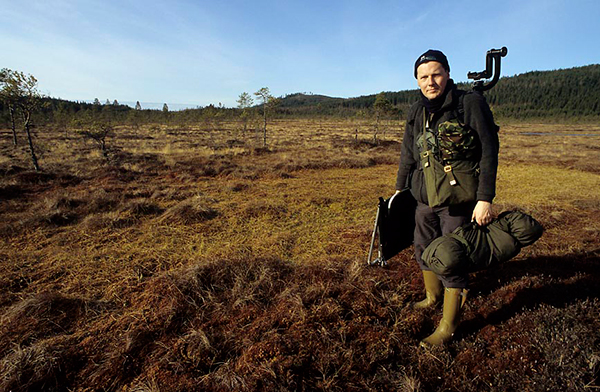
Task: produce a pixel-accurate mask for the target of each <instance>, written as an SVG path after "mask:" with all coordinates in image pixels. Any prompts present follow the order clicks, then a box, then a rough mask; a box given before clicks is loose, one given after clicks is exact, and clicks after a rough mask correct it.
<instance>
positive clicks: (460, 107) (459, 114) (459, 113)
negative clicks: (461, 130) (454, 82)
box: [455, 92, 468, 127]
mask: <svg viewBox="0 0 600 392" xmlns="http://www.w3.org/2000/svg"><path fill="white" fill-rule="evenodd" d="M467 94H468V93H466V92H463V93H462V94H460V95H459V96H458V104H457V105H456V109H455V111H456V113H455V114H456V119H457V120H458V124H459V125H460V126H461V127H464V126H465V105H464V102H463V101H464V99H465V95H467Z"/></svg>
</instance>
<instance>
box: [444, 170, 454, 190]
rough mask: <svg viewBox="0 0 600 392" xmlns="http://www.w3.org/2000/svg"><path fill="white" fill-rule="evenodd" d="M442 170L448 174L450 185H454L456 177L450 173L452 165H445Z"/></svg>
mask: <svg viewBox="0 0 600 392" xmlns="http://www.w3.org/2000/svg"><path fill="white" fill-rule="evenodd" d="M444 172H445V173H448V174H449V175H450V185H452V186H455V185H456V184H457V182H456V178H454V175H452V166H450V165H446V166H444Z"/></svg>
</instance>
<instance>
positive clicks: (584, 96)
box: [0, 64, 600, 125]
mask: <svg viewBox="0 0 600 392" xmlns="http://www.w3.org/2000/svg"><path fill="white" fill-rule="evenodd" d="M459 87H460V88H463V89H467V90H469V89H471V85H470V84H468V83H461V84H459ZM378 96H379V99H380V100H381V99H383V98H384V99H385V101H386V103H387V105H384V106H383V107H385V108H386V109H385V113H384V114H383V116H384V117H387V118H397V119H404V117H405V115H406V113H407V111H408V108H409V107H410V105H411V104H412V103H413V102H415V101H416V100H417V99H419V93H418V90H417V89H414V90H404V91H398V92H381V93H379V94H373V95H367V96H360V97H355V98H332V97H327V96H324V95H314V94H304V93H296V94H290V95H287V96H285V97H281V98H280V99H278V100H277V107H275V108H274V109H271V110H272V111H271V113H270V116H271V117H279V118H286V117H316V116H321V117H329V116H331V117H338V118H374V117H375V116H381V115H382V114H381V110H379V112H378V110H377V105H375V102H376V99H377V97H378ZM485 96H486V97H487V100H488V102H489V103H490V106H491V107H492V110H493V111H494V114H495V116H496V118H497V119H514V120H529V119H553V120H565V121H581V120H583V121H594V120H598V119H599V118H600V64H595V65H588V66H584V67H577V68H571V69H563V70H555V71H535V72H528V73H525V74H521V75H516V76H512V77H504V78H501V79H500V81H499V82H498V84H497V85H496V86H495V87H494V88H493V89H492V90H490V91H487V92H485ZM42 101H43V104H41V105H39V109H38V113H37V118H36V121H37V123H55V124H58V125H62V124H64V125H68V124H69V123H72V122H74V121H75V122H77V121H79V120H80V119H82V118H84V119H85V118H87V117H90V116H93V117H95V118H97V117H98V116H101V117H103V118H104V119H105V120H110V121H111V122H113V123H123V124H134V125H135V124H139V123H149V122H161V121H164V120H165V119H168V120H169V121H172V122H180V123H193V122H198V121H204V122H206V121H210V122H213V121H217V122H218V121H221V120H225V119H235V118H240V117H243V118H244V119H245V120H244V121H248V120H249V118H250V119H251V118H260V116H261V113H262V105H258V104H257V105H256V106H252V107H250V108H247V109H245V110H241V109H237V108H225V107H222V106H221V105H219V106H215V105H209V106H206V107H203V108H196V109H186V110H182V111H168V108H166V105H165V108H163V110H148V109H146V110H144V109H141V110H140V108H138V109H134V108H131V107H129V106H126V105H121V104H118V102H117V101H113V103H112V104H111V103H109V101H107V102H106V103H105V104H101V103H99V102H95V103H85V102H72V101H66V100H61V99H55V98H42ZM242 112H243V115H242V116H241V114H242ZM0 116H1V118H0V120H1V121H2V123H3V124H8V122H9V113H8V109H7V106H6V104H5V103H4V102H0Z"/></svg>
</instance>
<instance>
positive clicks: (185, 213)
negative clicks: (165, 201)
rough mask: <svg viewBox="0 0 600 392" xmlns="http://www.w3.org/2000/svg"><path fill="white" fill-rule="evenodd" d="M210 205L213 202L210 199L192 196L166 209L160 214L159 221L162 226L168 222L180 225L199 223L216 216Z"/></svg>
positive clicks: (216, 213)
mask: <svg viewBox="0 0 600 392" xmlns="http://www.w3.org/2000/svg"><path fill="white" fill-rule="evenodd" d="M211 204H213V201H212V200H211V199H210V198H207V197H205V196H201V195H197V196H193V197H190V198H188V199H185V200H183V201H181V202H179V203H177V204H176V205H174V206H173V207H171V208H168V209H167V210H166V211H165V212H164V213H163V214H162V216H161V217H160V220H161V222H162V223H163V224H168V223H169V222H177V223H181V224H192V223H201V222H204V221H207V220H210V219H213V218H215V217H216V216H217V215H218V212H217V211H216V210H215V209H213V208H212V207H211Z"/></svg>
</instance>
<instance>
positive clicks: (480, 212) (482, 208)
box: [471, 200, 494, 226]
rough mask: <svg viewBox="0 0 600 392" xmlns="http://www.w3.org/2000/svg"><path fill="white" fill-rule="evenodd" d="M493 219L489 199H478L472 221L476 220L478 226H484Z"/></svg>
mask: <svg viewBox="0 0 600 392" xmlns="http://www.w3.org/2000/svg"><path fill="white" fill-rule="evenodd" d="M492 219H494V211H493V210H492V203H490V202H489V201H483V200H479V201H478V202H477V204H476V205H475V209H474V210H473V216H472V217H471V220H472V221H475V222H477V224H478V225H479V226H485V225H487V224H489V223H490V222H491V221H492Z"/></svg>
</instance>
